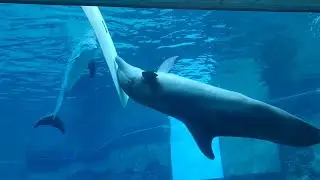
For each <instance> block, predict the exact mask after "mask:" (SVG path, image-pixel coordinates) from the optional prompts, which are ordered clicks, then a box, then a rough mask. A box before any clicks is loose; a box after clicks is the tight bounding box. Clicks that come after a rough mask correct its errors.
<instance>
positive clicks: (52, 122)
mask: <svg viewBox="0 0 320 180" xmlns="http://www.w3.org/2000/svg"><path fill="white" fill-rule="evenodd" d="M39 126H52V127H55V128H57V129H58V130H60V131H61V132H62V133H63V134H64V133H65V129H64V124H63V122H62V121H61V120H60V118H59V117H58V116H56V115H55V114H53V115H48V116H45V117H42V118H41V119H40V120H39V121H38V122H37V123H36V124H35V125H34V126H33V128H37V127H39Z"/></svg>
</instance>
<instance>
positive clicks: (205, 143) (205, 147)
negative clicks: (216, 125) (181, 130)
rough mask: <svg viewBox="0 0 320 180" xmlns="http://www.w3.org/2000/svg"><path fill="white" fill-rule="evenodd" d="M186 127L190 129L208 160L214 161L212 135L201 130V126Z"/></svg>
mask: <svg viewBox="0 0 320 180" xmlns="http://www.w3.org/2000/svg"><path fill="white" fill-rule="evenodd" d="M186 127H187V128H188V129H189V131H190V133H191V134H192V136H193V138H194V140H195V142H196V143H197V145H198V147H199V148H200V150H201V152H202V153H203V154H204V155H205V156H206V157H207V158H209V159H212V160H213V159H214V158H215V156H214V153H213V150H212V147H211V144H212V139H213V138H214V136H213V135H212V133H210V132H209V131H207V130H206V129H203V128H201V126H197V125H193V124H189V125H186Z"/></svg>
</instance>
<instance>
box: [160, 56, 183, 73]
mask: <svg viewBox="0 0 320 180" xmlns="http://www.w3.org/2000/svg"><path fill="white" fill-rule="evenodd" d="M178 57H179V56H173V57H170V58H168V59H166V60H165V61H163V63H162V64H161V65H160V67H159V68H158V71H157V72H165V73H168V72H169V71H170V70H171V69H172V67H173V65H174V63H175V61H176V59H177V58H178Z"/></svg>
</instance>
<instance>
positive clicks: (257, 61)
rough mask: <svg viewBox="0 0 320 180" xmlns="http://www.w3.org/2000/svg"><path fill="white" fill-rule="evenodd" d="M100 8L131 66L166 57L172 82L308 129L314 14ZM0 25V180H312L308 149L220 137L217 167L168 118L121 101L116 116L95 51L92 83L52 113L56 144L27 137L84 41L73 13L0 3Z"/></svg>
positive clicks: (315, 152) (314, 73)
mask: <svg viewBox="0 0 320 180" xmlns="http://www.w3.org/2000/svg"><path fill="white" fill-rule="evenodd" d="M100 9H101V11H102V14H103V15H104V18H105V20H106V22H107V24H108V28H109V31H110V32H111V36H112V39H113V40H114V42H115V46H116V48H117V51H118V53H119V54H120V55H121V57H123V58H124V59H126V60H127V61H128V62H130V63H132V64H134V65H135V66H138V67H141V68H143V69H149V70H155V69H156V68H157V67H158V66H159V65H160V64H161V63H162V61H163V60H164V59H166V58H169V57H172V56H176V55H178V56H179V58H180V59H179V60H178V62H177V64H176V65H175V66H174V68H173V70H172V72H173V73H176V74H179V75H181V76H185V77H188V78H192V79H195V80H198V81H202V82H205V83H210V84H212V85H215V86H219V87H222V88H226V89H230V90H235V91H239V92H241V93H244V94H246V95H248V96H250V97H254V98H256V99H259V100H263V101H266V102H270V103H272V104H274V105H276V106H278V107H281V108H283V109H285V110H287V111H289V112H291V113H293V114H295V115H297V116H300V117H302V118H304V119H307V120H308V121H309V122H311V123H313V124H315V125H318V126H320V121H319V119H320V117H319V108H318V107H319V102H320V95H319V93H318V92H317V88H319V87H320V83H319V82H320V76H319V73H320V70H319V47H320V39H319V28H320V24H319V22H318V21H319V17H318V15H317V14H311V13H257V12H224V11H190V10H188V11H186V10H159V9H124V8H100ZM0 18H1V21H0V22H1V24H0V32H1V33H0V46H1V48H0V52H1V53H0V57H1V58H0V77H1V78H0V107H1V108H0V114H1V115H2V116H1V118H0V120H1V121H0V122H1V126H0V142H1V143H2V146H1V147H2V148H1V149H0V163H1V164H0V177H1V178H0V179H8V180H16V179H17V180H20V179H21V180H39V179H46V180H56V179H59V180H102V179H103V180H105V179H121V180H122V179H126V180H127V179H128V180H129V179H150V180H151V179H152V180H153V179H159V180H162V179H174V180H176V179H191V180H193V179H195V180H196V179H210V178H211V179H213V178H215V179H217V178H223V177H224V179H236V180H238V179H241V180H242V179H248V180H249V179H250V180H251V179H260V180H261V179H275V180H276V179H286V178H287V179H288V178H289V179H310V180H315V179H320V168H319V167H320V166H319V163H320V156H319V152H320V150H319V146H315V147H312V148H303V149H295V148H289V147H283V146H278V145H274V144H270V143H266V142H260V141H254V142H253V141H248V140H246V141H245V140H242V139H231V140H230V139H223V138H220V139H219V142H216V143H218V145H220V147H219V149H220V154H221V157H220V159H221V162H219V163H217V164H216V165H213V164H212V163H211V162H208V161H206V162H204V160H203V159H205V158H204V157H203V156H202V155H201V154H199V150H198V149H196V148H195V146H193V145H192V142H191V141H192V140H190V137H189V136H188V134H186V133H187V132H185V131H184V130H183V127H182V129H181V124H178V123H177V121H176V120H174V119H173V120H172V119H170V118H168V117H167V116H165V115H162V114H160V113H157V112H154V111H152V110H150V109H148V108H145V107H143V106H141V105H138V104H136V103H134V102H132V101H129V103H128V106H127V107H126V108H125V109H123V108H122V106H121V104H120V102H119V100H118V96H117V94H116V90H115V88H114V86H113V84H112V79H111V76H110V73H109V72H108V69H107V65H106V62H105V60H104V59H103V56H102V53H101V51H100V50H97V54H96V56H94V57H92V58H93V59H94V60H96V62H97V74H96V76H95V77H94V78H89V74H88V72H87V71H85V72H84V73H83V76H82V77H81V79H80V80H79V82H78V83H77V84H76V85H75V86H74V88H73V90H72V91H71V92H69V93H67V97H66V99H65V101H64V102H63V104H62V107H61V109H60V111H59V113H58V115H59V116H60V117H61V119H62V120H63V121H64V123H65V125H66V129H67V132H66V134H64V135H63V134H61V133H60V132H59V131H58V130H56V129H53V128H49V127H39V128H37V129H33V128H32V127H33V125H34V124H35V123H36V122H37V121H38V119H39V118H41V117H42V116H44V115H47V114H50V113H52V112H53V110H54V108H55V105H56V100H57V97H58V94H59V89H60V87H61V82H62V80H63V77H64V72H65V68H66V65H67V64H68V63H67V62H68V60H69V59H70V57H71V56H73V55H74V54H77V53H81V51H82V49H81V48H79V44H81V43H84V44H85V43H86V42H89V43H90V42H92V41H94V39H95V36H94V33H93V30H92V28H91V26H90V24H89V22H88V20H87V18H86V17H85V15H84V13H83V11H82V10H81V8H80V7H62V6H40V5H4V4H1V6H0ZM306 92H307V93H306ZM301 93H302V95H298V96H292V95H297V94H301ZM287 97H289V98H287ZM172 124H173V125H172ZM175 124H176V125H175ZM177 126H179V127H180V129H179V128H177ZM170 127H171V128H170ZM175 128H176V129H175ZM142 129H144V130H142ZM170 133H171V134H170ZM174 133H176V134H174ZM173 139H174V140H173ZM179 142H185V143H181V144H179ZM218 166H219V167H218Z"/></svg>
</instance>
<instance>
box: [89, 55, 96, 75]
mask: <svg viewBox="0 0 320 180" xmlns="http://www.w3.org/2000/svg"><path fill="white" fill-rule="evenodd" d="M88 69H89V77H90V78H93V77H94V76H95V75H96V63H95V60H93V59H92V60H91V61H89V63H88Z"/></svg>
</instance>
